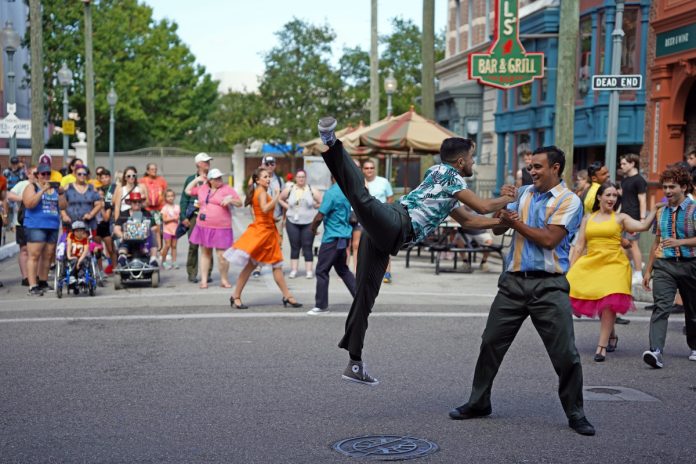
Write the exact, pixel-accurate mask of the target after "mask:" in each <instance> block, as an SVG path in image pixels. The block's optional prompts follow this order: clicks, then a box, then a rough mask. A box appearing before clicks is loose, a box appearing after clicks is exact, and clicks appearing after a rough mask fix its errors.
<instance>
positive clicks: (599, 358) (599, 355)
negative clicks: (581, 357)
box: [594, 345, 607, 363]
mask: <svg viewBox="0 0 696 464" xmlns="http://www.w3.org/2000/svg"><path fill="white" fill-rule="evenodd" d="M597 348H599V350H598V351H597V352H596V353H595V355H594V360H595V362H598V363H601V362H604V360H605V359H607V356H606V353H607V347H606V346H602V345H597ZM602 350H604V354H602Z"/></svg>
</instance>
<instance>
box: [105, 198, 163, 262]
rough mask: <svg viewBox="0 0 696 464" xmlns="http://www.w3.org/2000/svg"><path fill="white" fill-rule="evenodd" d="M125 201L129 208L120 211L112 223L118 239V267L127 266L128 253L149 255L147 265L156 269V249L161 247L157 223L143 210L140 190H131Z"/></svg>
mask: <svg viewBox="0 0 696 464" xmlns="http://www.w3.org/2000/svg"><path fill="white" fill-rule="evenodd" d="M125 201H126V203H128V204H129V205H130V209H129V210H128V211H126V212H122V213H121V215H120V216H119V218H118V220H117V221H116V222H115V223H114V235H115V236H116V238H117V239H119V240H120V244H119V247H118V260H117V262H118V267H119V268H121V269H126V268H128V267H129V262H128V256H129V255H131V256H133V257H135V258H140V257H145V256H148V255H149V256H150V261H149V266H150V267H151V268H155V269H157V267H158V263H157V250H158V249H159V248H161V245H160V237H159V234H158V233H157V231H158V228H157V224H155V221H154V220H153V218H152V216H151V215H150V213H149V212H147V211H144V210H143V196H142V195H141V194H140V192H131V193H130V194H129V195H128V198H126V200H125Z"/></svg>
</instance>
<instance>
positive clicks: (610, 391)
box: [587, 387, 621, 395]
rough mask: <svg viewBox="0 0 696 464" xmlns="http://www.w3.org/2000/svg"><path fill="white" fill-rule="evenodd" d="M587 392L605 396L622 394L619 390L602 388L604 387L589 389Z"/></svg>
mask: <svg viewBox="0 0 696 464" xmlns="http://www.w3.org/2000/svg"><path fill="white" fill-rule="evenodd" d="M587 391H588V392H592V393H603V394H605V395H618V394H620V393H621V390H617V389H615V388H602V387H597V388H588V389H587Z"/></svg>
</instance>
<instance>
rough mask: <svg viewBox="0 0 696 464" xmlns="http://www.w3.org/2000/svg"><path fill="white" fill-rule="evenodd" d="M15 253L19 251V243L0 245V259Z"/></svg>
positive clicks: (2, 259)
mask: <svg viewBox="0 0 696 464" xmlns="http://www.w3.org/2000/svg"><path fill="white" fill-rule="evenodd" d="M17 253H19V245H17V242H10V243H8V244H7V245H3V246H1V247H0V261H4V260H6V259H8V258H11V257H13V256H14V255H16V254H17Z"/></svg>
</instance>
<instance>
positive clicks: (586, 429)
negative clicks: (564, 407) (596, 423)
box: [568, 417, 595, 436]
mask: <svg viewBox="0 0 696 464" xmlns="http://www.w3.org/2000/svg"><path fill="white" fill-rule="evenodd" d="M568 425H569V426H570V428H571V429H573V430H575V431H576V432H578V433H579V434H580V435H588V436H592V435H594V434H595V429H594V427H593V426H592V424H590V422H589V421H588V420H587V418H585V417H582V418H580V419H570V420H569V421H568Z"/></svg>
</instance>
